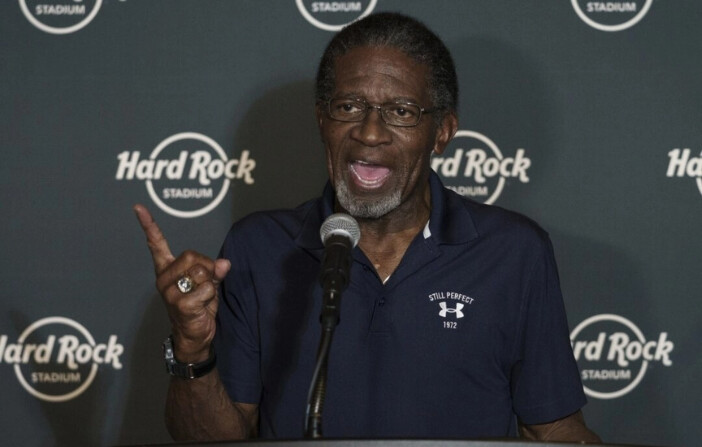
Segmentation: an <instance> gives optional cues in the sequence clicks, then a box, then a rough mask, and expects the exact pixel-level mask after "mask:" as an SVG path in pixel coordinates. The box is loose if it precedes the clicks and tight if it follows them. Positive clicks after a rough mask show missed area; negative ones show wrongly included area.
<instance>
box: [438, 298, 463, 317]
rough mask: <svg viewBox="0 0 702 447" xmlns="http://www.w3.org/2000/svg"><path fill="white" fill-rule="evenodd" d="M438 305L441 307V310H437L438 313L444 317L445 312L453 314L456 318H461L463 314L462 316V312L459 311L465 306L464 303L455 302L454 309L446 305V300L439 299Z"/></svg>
mask: <svg viewBox="0 0 702 447" xmlns="http://www.w3.org/2000/svg"><path fill="white" fill-rule="evenodd" d="M439 307H441V310H440V311H439V315H441V316H442V317H444V318H446V314H447V313H450V314H455V315H456V318H463V316H464V315H463V312H461V309H463V308H464V307H465V304H462V303H456V307H455V308H454V309H452V308H450V307H448V306H447V305H446V301H441V302H440V303H439Z"/></svg>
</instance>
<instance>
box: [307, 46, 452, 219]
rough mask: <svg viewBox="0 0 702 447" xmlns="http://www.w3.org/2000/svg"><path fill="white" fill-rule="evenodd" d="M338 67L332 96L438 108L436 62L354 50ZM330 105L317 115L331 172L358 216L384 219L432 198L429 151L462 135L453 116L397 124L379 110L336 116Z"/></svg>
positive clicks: (391, 51)
mask: <svg viewBox="0 0 702 447" xmlns="http://www.w3.org/2000/svg"><path fill="white" fill-rule="evenodd" d="M334 72H335V89H334V92H333V94H332V98H353V99H362V100H364V101H365V102H367V103H368V104H371V105H381V104H385V103H391V102H396V101H400V102H409V103H414V104H417V105H419V106H421V107H424V108H426V109H431V108H432V107H433V104H432V102H431V97H430V94H429V87H428V79H429V76H428V75H429V67H428V66H426V65H425V64H421V63H418V62H416V61H414V60H413V59H411V58H410V57H409V56H407V55H405V54H404V53H403V52H401V51H400V50H397V49H395V48H387V47H360V48H356V49H353V50H351V51H349V52H348V53H346V54H345V55H343V56H341V57H340V58H338V59H337V61H336V64H335V67H334ZM326 111H327V109H326V104H323V105H318V107H317V119H318V122H319V127H320V132H321V135H322V140H323V142H324V146H325V150H326V156H327V169H328V171H329V178H330V179H331V182H332V184H333V185H334V189H335V191H336V195H337V200H338V201H339V204H340V205H341V207H342V208H344V209H345V210H346V211H347V212H348V213H350V214H351V215H353V216H355V217H359V218H378V217H381V216H384V215H386V214H387V213H389V212H391V211H393V210H395V209H397V208H398V207H401V206H402V207H414V206H417V205H418V203H419V202H421V201H426V200H428V182H427V179H428V176H429V169H430V167H429V156H430V154H431V152H432V151H435V152H437V153H441V152H442V151H443V149H444V148H445V146H446V144H447V143H448V141H449V140H450V139H451V137H452V136H453V133H455V130H456V119H455V116H454V115H453V114H451V115H448V116H447V118H445V119H444V120H442V124H441V125H440V126H437V124H436V122H435V120H434V117H433V116H432V115H431V114H425V115H423V116H422V118H421V120H420V122H419V124H417V125H416V126H414V127H395V126H391V125H388V124H386V123H385V122H384V121H383V119H382V117H381V116H380V112H379V111H378V110H377V109H369V110H368V113H367V115H366V117H365V118H364V119H363V121H360V122H350V123H349V122H340V121H336V120H333V119H331V118H330V117H329V116H328V114H327V112H326Z"/></svg>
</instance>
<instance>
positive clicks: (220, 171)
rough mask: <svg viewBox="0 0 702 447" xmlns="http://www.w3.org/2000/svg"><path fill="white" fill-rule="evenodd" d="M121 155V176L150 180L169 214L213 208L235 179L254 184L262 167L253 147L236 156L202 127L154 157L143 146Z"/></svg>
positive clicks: (158, 201) (185, 215) (175, 137)
mask: <svg viewBox="0 0 702 447" xmlns="http://www.w3.org/2000/svg"><path fill="white" fill-rule="evenodd" d="M117 159H118V160H119V166H118V167H117V175H116V178H117V180H133V179H137V180H144V183H145V184H146V190H147V191H148V193H149V196H150V197H151V200H153V201H154V203H155V204H156V205H157V206H158V207H159V208H161V209H162V210H163V211H165V212H166V213H168V214H171V215H173V216H176V217H182V218H191V217H198V216H202V215H204V214H206V213H208V212H210V211H212V210H213V209H214V208H216V207H217V206H218V205H219V204H220V203H221V202H222V200H223V199H224V197H225V196H226V195H227V192H228V191H229V186H230V185H231V181H232V180H234V179H241V180H243V181H244V183H246V184H249V185H250V184H253V183H254V179H253V176H252V171H253V169H254V168H255V167H256V162H255V161H254V160H253V159H252V158H250V157H249V151H247V150H244V151H242V152H241V156H240V157H239V158H238V159H231V160H230V159H228V158H227V154H226V153H225V152H224V149H222V147H221V146H220V145H219V144H217V142H216V141H214V140H213V139H212V138H210V137H208V136H206V135H203V134H200V133H196V132H182V133H178V134H175V135H172V136H170V137H168V138H166V139H165V140H163V141H162V142H160V143H159V144H158V146H156V148H155V149H154V150H153V151H152V152H151V155H149V158H148V159H143V158H142V156H141V152H139V151H132V152H129V151H124V152H122V153H121V154H119V155H118V156H117Z"/></svg>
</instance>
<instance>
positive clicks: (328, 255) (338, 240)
mask: <svg viewBox="0 0 702 447" xmlns="http://www.w3.org/2000/svg"><path fill="white" fill-rule="evenodd" d="M319 235H320V237H321V238H322V242H323V243H324V257H323V258H322V269H321V272H320V275H319V281H320V283H321V284H322V288H323V290H324V303H323V311H322V320H325V315H327V316H329V317H330V318H331V317H332V316H333V320H334V321H333V322H332V321H330V319H328V321H327V323H326V324H325V323H324V322H323V325H325V327H328V326H327V324H332V323H333V325H334V326H336V324H337V323H338V320H339V298H340V297H341V292H342V291H343V290H344V289H345V288H346V286H347V285H348V283H349V276H350V273H351V250H352V249H353V248H354V247H355V246H356V245H357V244H358V241H359V239H361V229H360V228H359V226H358V222H356V219H354V218H353V217H351V216H349V215H348V214H343V213H336V214H332V215H331V216H329V217H327V219H326V220H325V221H324V223H323V224H322V227H321V228H320V230H319Z"/></svg>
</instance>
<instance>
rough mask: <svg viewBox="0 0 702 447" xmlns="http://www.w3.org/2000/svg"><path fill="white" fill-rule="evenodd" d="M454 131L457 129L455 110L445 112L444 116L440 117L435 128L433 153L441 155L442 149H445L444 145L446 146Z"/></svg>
mask: <svg viewBox="0 0 702 447" xmlns="http://www.w3.org/2000/svg"><path fill="white" fill-rule="evenodd" d="M456 131H458V117H457V116H456V112H454V111H449V112H446V114H444V117H443V118H441V123H439V127H438V128H437V129H436V138H435V140H434V153H435V154H437V155H441V154H442V153H443V152H444V149H446V146H448V144H449V141H451V139H452V138H453V136H454V135H455V134H456Z"/></svg>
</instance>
